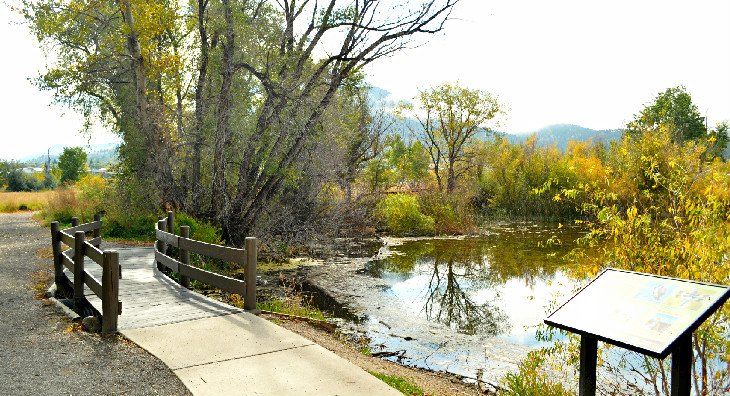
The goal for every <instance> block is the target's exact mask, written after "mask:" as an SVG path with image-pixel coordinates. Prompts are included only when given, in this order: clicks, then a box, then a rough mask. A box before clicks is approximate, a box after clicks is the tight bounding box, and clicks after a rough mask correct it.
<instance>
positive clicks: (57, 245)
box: [51, 221, 63, 287]
mask: <svg viewBox="0 0 730 396" xmlns="http://www.w3.org/2000/svg"><path fill="white" fill-rule="evenodd" d="M60 230H61V227H60V226H59V225H58V222H57V221H54V222H52V223H51V248H52V249H53V274H54V275H55V276H54V282H56V285H57V286H58V287H60V285H61V279H62V277H63V262H62V261H61V238H59V236H58V232H59V231H60Z"/></svg>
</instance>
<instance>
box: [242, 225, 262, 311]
mask: <svg viewBox="0 0 730 396" xmlns="http://www.w3.org/2000/svg"><path fill="white" fill-rule="evenodd" d="M256 244H257V243H256V238H253V237H247V238H246V268H245V273H244V278H245V281H246V296H245V298H244V300H243V309H245V310H248V311H253V310H256V265H257V261H258V258H257V250H258V248H257V246H256Z"/></svg>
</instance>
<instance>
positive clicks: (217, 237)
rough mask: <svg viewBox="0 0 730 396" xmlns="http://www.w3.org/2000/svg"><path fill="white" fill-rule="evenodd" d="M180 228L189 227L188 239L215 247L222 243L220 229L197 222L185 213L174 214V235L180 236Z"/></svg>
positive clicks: (200, 221) (206, 223)
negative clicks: (214, 245) (211, 244)
mask: <svg viewBox="0 0 730 396" xmlns="http://www.w3.org/2000/svg"><path fill="white" fill-rule="evenodd" d="M180 226H188V227H190V238H192V239H196V240H198V241H201V242H206V243H213V244H216V245H220V244H222V243H223V240H222V239H221V230H220V228H218V227H216V226H214V225H213V224H211V223H208V222H206V221H203V220H198V219H196V218H194V217H192V216H190V215H187V214H185V213H175V233H176V234H177V235H180Z"/></svg>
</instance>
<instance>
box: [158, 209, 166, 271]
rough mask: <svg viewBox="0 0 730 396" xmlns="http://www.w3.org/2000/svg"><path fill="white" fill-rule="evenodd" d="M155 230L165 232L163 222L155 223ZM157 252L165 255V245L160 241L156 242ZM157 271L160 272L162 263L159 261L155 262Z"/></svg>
mask: <svg viewBox="0 0 730 396" xmlns="http://www.w3.org/2000/svg"><path fill="white" fill-rule="evenodd" d="M157 229H158V230H160V231H165V220H160V221H158V222H157ZM157 250H159V251H160V253H162V254H166V251H167V244H166V243H165V242H162V241H159V240H158V241H157ZM157 270H158V271H162V263H160V262H159V261H158V262H157Z"/></svg>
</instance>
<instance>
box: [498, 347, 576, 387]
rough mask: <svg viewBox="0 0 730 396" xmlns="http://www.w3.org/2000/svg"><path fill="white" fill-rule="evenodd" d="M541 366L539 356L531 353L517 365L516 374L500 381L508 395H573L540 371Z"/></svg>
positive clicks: (511, 374) (509, 374)
mask: <svg viewBox="0 0 730 396" xmlns="http://www.w3.org/2000/svg"><path fill="white" fill-rule="evenodd" d="M542 364H543V360H542V358H541V357H540V356H539V354H537V353H534V352H531V353H529V354H528V355H527V358H525V359H524V360H523V361H521V362H520V363H519V365H518V371H517V373H508V374H507V375H506V376H505V377H504V379H503V380H502V384H503V385H504V390H505V392H506V393H507V394H508V395H515V396H568V395H572V394H573V393H572V392H571V391H570V390H568V389H566V388H565V387H564V386H563V385H562V384H561V383H560V382H555V381H553V380H551V379H550V376H549V375H548V374H547V373H546V372H545V371H544V370H543V369H541V366H542Z"/></svg>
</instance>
